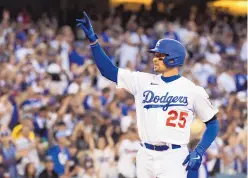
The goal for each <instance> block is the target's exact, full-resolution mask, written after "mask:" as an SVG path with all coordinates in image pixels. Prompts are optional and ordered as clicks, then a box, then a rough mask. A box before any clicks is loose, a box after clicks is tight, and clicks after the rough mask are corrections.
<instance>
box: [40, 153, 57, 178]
mask: <svg viewBox="0 0 248 178" xmlns="http://www.w3.org/2000/svg"><path fill="white" fill-rule="evenodd" d="M58 177H59V176H58V174H57V173H56V172H55V171H54V163H53V158H52V157H51V156H46V158H45V169H44V170H43V171H42V172H41V173H40V175H39V178H58Z"/></svg>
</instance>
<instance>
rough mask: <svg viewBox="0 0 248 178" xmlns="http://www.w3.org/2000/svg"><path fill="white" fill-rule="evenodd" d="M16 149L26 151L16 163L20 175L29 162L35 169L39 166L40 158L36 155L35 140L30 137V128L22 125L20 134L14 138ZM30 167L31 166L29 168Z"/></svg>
mask: <svg viewBox="0 0 248 178" xmlns="http://www.w3.org/2000/svg"><path fill="white" fill-rule="evenodd" d="M16 149H17V151H24V152H25V151H27V152H28V154H27V155H26V156H25V157H23V158H22V159H21V161H20V162H19V163H18V165H17V167H18V173H19V174H20V175H24V174H25V172H23V171H24V170H26V169H25V168H27V165H28V164H29V163H32V164H34V165H32V166H35V169H36V170H38V169H39V166H40V159H39V156H38V152H37V148H36V142H35V140H34V139H32V138H31V137H30V128H29V127H27V126H23V127H22V129H21V136H20V137H19V138H18V139H16ZM30 169H31V168H30Z"/></svg>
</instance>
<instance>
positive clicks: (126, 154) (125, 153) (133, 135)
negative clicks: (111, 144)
mask: <svg viewBox="0 0 248 178" xmlns="http://www.w3.org/2000/svg"><path fill="white" fill-rule="evenodd" d="M139 147H140V142H139V139H138V135H137V130H136V129H135V127H134V125H132V126H130V127H129V129H128V131H127V133H126V135H125V138H123V139H122V140H121V141H120V142H119V143H118V146H117V152H118V155H119V160H118V165H117V166H118V174H119V175H118V176H119V178H125V177H129V178H135V177H136V154H137V152H138V149H139Z"/></svg>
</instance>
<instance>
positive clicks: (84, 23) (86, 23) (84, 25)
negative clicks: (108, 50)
mask: <svg viewBox="0 0 248 178" xmlns="http://www.w3.org/2000/svg"><path fill="white" fill-rule="evenodd" d="M83 14H84V17H83V19H76V21H77V22H78V24H77V26H78V27H80V28H81V29H82V30H83V31H84V33H85V36H86V37H87V38H88V39H89V41H90V42H91V43H93V42H95V41H96V40H97V39H98V37H97V36H96V34H95V32H94V29H93V27H92V25H91V22H90V18H89V17H88V15H87V14H86V12H84V13H83Z"/></svg>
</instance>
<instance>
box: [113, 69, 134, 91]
mask: <svg viewBox="0 0 248 178" xmlns="http://www.w3.org/2000/svg"><path fill="white" fill-rule="evenodd" d="M138 73H139V72H131V71H130V70H126V69H121V68H119V70H118V76H117V87H118V88H123V89H125V90H127V91H128V92H129V93H131V94H133V95H135V94H136V92H137V91H138V84H137V79H138Z"/></svg>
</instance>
